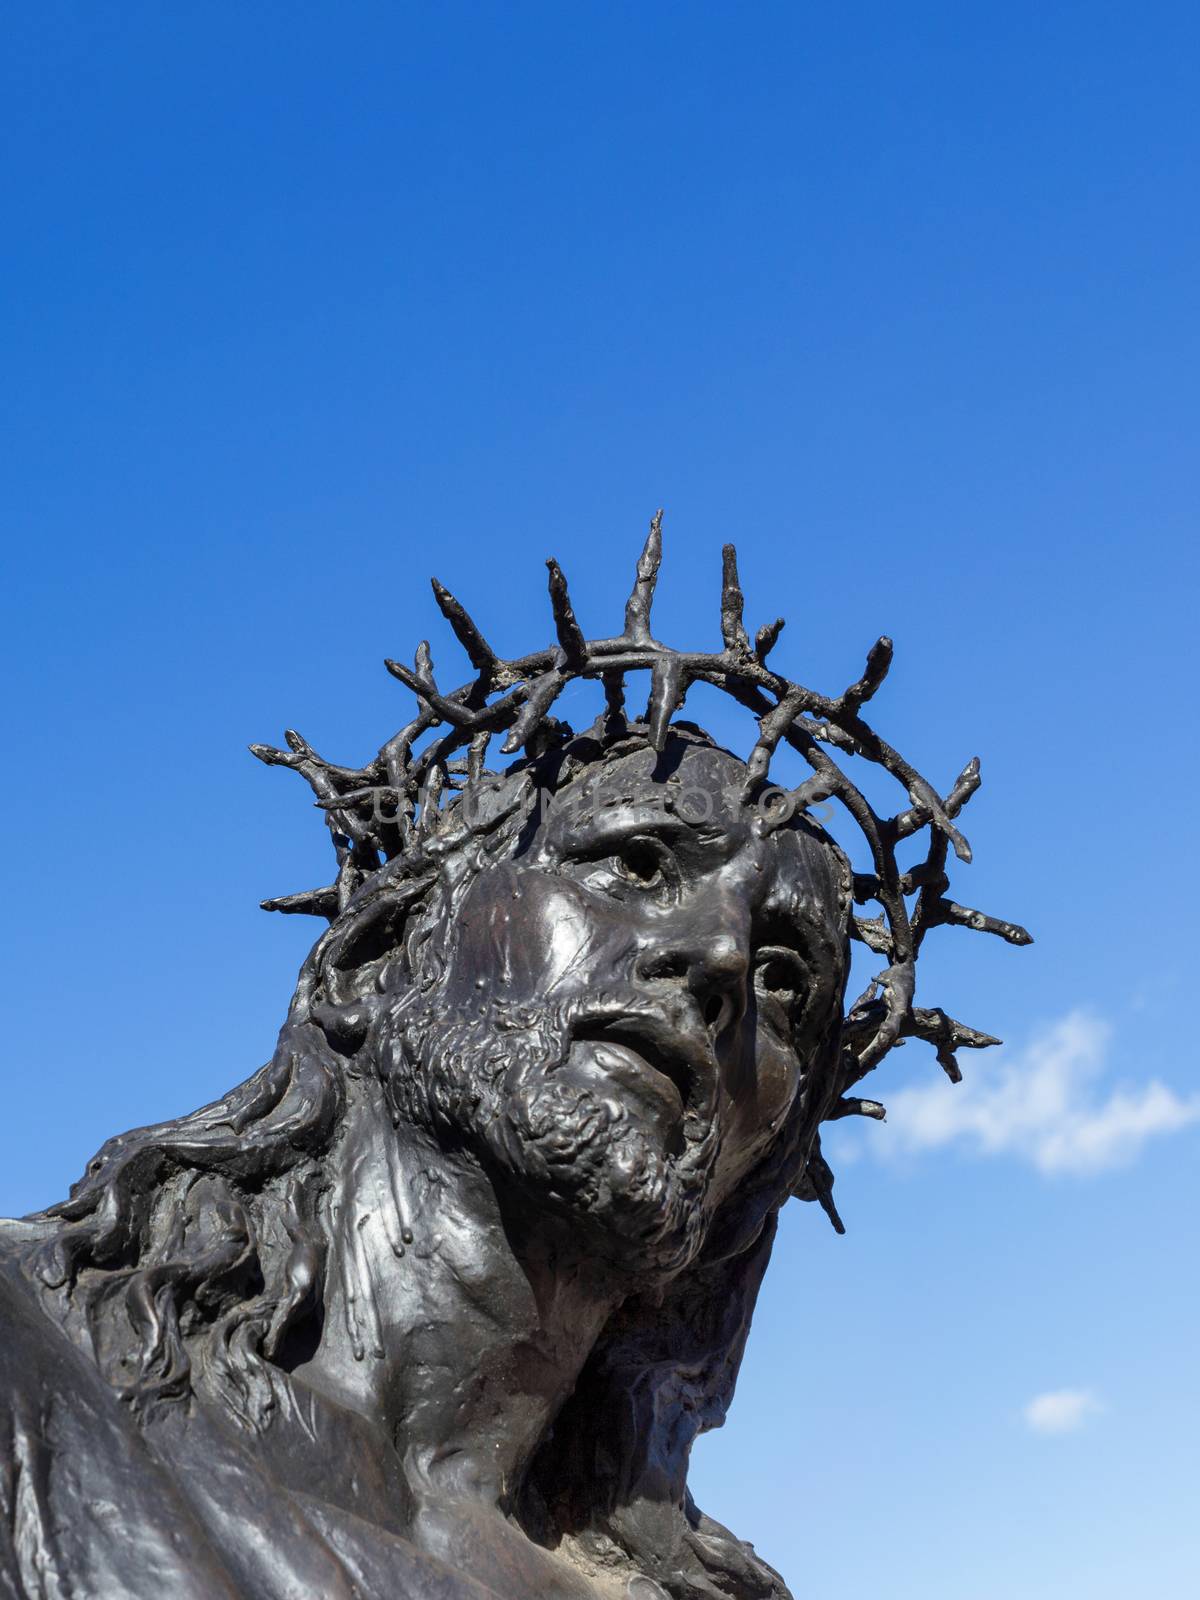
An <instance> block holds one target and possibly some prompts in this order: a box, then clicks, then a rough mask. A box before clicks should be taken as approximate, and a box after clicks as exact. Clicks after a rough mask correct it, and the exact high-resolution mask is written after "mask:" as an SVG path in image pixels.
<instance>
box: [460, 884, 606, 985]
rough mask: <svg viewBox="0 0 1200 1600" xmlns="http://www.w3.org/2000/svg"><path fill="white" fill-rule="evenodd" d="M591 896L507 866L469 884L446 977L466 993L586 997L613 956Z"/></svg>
mask: <svg viewBox="0 0 1200 1600" xmlns="http://www.w3.org/2000/svg"><path fill="white" fill-rule="evenodd" d="M608 942H609V941H608V937H607V935H606V933H605V931H604V928H603V927H602V926H601V921H600V920H599V919H597V918H596V916H595V915H594V910H593V907H592V906H591V903H590V897H589V896H587V895H585V894H583V893H582V892H581V891H580V889H579V888H578V887H577V886H576V885H574V884H572V883H571V882H570V881H569V880H567V879H563V878H560V877H556V876H554V875H552V874H550V873H547V872H542V871H540V870H538V869H537V868H531V867H520V866H515V865H513V864H511V863H506V864H504V865H502V866H499V867H495V868H493V869H492V870H491V871H489V872H486V873H484V874H483V875H482V876H481V877H479V878H477V879H476V881H475V883H474V884H472V886H471V888H470V890H469V892H468V894H467V896H466V899H465V900H464V902H463V905H462V909H461V911H460V914H459V920H458V928H457V934H456V940H455V946H454V954H453V958H452V961H451V967H450V972H449V974H448V977H449V983H450V988H451V992H452V994H453V995H454V997H455V998H459V999H465V998H466V997H467V996H468V994H470V993H474V994H476V995H479V994H482V993H483V992H485V991H486V993H487V994H488V996H489V997H492V996H495V997H497V998H499V997H503V998H505V999H509V1000H512V1001H513V1002H516V1003H522V1002H524V1003H534V1004H537V1003H544V1002H546V1001H553V1000H556V999H559V998H562V997H564V996H565V995H566V994H568V993H570V992H574V991H576V990H584V989H586V988H588V987H589V985H590V984H592V983H593V982H594V981H595V979H596V975H597V973H598V972H599V971H600V970H601V969H602V967H603V966H604V964H605V963H608V962H610V961H611V960H612V959H613V956H614V954H615V952H613V951H611V950H609V949H608Z"/></svg>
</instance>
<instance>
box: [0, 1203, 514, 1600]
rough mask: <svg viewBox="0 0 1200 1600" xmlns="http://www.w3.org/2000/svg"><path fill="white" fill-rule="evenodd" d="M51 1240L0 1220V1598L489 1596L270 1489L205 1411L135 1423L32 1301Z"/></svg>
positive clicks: (387, 1537)
mask: <svg viewBox="0 0 1200 1600" xmlns="http://www.w3.org/2000/svg"><path fill="white" fill-rule="evenodd" d="M52 1233H53V1229H52V1228H48V1227H46V1226H45V1225H44V1224H42V1223H40V1222H31V1223H26V1222H12V1221H8V1220H3V1219H0V1600H44V1597H46V1596H49V1595H57V1594H64V1595H66V1594H70V1595H81V1596H82V1595H86V1596H88V1597H89V1600H162V1597H163V1596H164V1595H169V1596H171V1600H247V1597H248V1596H254V1600H269V1597H272V1596H276V1595H278V1596H284V1595H295V1594H320V1595H321V1596H322V1597H323V1600H353V1597H362V1596H366V1595H371V1596H375V1595H378V1596H383V1595H387V1596H388V1597H389V1600H395V1597H399V1596H403V1597H404V1600H415V1597H416V1596H420V1597H421V1600H488V1595H489V1593H490V1591H488V1590H486V1589H485V1588H484V1587H483V1586H482V1585H479V1584H476V1583H474V1582H473V1581H472V1580H470V1579H468V1578H463V1577H461V1576H459V1575H458V1574H456V1573H454V1572H453V1571H452V1570H451V1569H449V1568H447V1567H444V1566H443V1565H442V1564H441V1563H440V1562H438V1561H436V1560H434V1559H433V1558H431V1557H428V1556H426V1555H424V1554H422V1553H421V1552H419V1551H417V1550H416V1549H414V1548H413V1546H412V1545H410V1544H408V1543H407V1542H406V1541H405V1540H403V1539H401V1538H398V1537H396V1536H395V1535H394V1534H391V1533H389V1532H387V1531H386V1530H384V1529H382V1528H380V1527H379V1526H378V1525H376V1524H374V1523H371V1522H368V1521H365V1520H363V1519H361V1518H359V1517H356V1516H354V1515H352V1514H350V1513H348V1512H347V1511H345V1510H342V1509H339V1508H338V1507H336V1506H332V1505H329V1504H326V1503H325V1502H323V1501H322V1500H320V1499H318V1498H315V1497H310V1496H308V1495H305V1494H302V1493H298V1492H296V1490H295V1489H294V1488H291V1489H289V1488H285V1487H284V1486H283V1485H282V1484H281V1483H280V1482H279V1481H278V1479H277V1478H276V1477H275V1476H274V1475H273V1474H272V1473H271V1472H270V1470H269V1469H268V1468H267V1465H266V1463H265V1462H264V1461H263V1460H262V1459H260V1458H259V1457H258V1455H257V1453H256V1452H255V1451H254V1450H252V1449H250V1448H248V1447H247V1445H246V1444H244V1443H242V1442H240V1441H239V1440H238V1438H237V1437H236V1436H235V1435H233V1434H231V1432H230V1431H229V1429H228V1428H227V1427H225V1426H224V1425H223V1424H222V1423H221V1422H220V1420H219V1419H217V1418H216V1417H215V1416H214V1415H212V1414H211V1413H210V1412H209V1411H208V1410H207V1408H204V1407H196V1408H193V1409H189V1408H185V1407H178V1406H177V1407H172V1408H169V1409H168V1410H167V1411H166V1412H165V1414H164V1416H163V1417H162V1418H161V1419H159V1420H156V1421H155V1422H153V1423H151V1424H149V1425H147V1426H143V1425H142V1424H140V1423H139V1422H138V1420H137V1418H136V1417H135V1415H134V1413H133V1411H132V1409H131V1408H130V1407H129V1405H128V1404H126V1403H125V1402H124V1401H122V1399H121V1398H120V1396H119V1395H118V1394H117V1392H116V1391H115V1390H114V1389H113V1387H112V1386H111V1385H110V1384H109V1383H108V1382H107V1381H106V1379H105V1378H104V1377H103V1375H102V1374H101V1372H100V1370H99V1368H98V1367H97V1366H96V1364H95V1362H94V1360H93V1359H92V1355H91V1352H90V1351H88V1350H85V1349H82V1348H80V1347H79V1346H77V1345H76V1344H75V1343H74V1342H73V1340H72V1339H71V1338H70V1337H69V1336H68V1334H67V1333H66V1332H65V1331H64V1330H63V1327H62V1326H61V1325H60V1323H59V1321H58V1319H57V1318H56V1317H55V1316H54V1315H53V1314H52V1313H51V1310H50V1309H48V1305H47V1304H45V1303H43V1298H42V1294H41V1292H40V1291H39V1289H38V1288H37V1287H36V1273H35V1271H34V1270H33V1268H32V1262H33V1259H34V1257H35V1256H36V1253H37V1251H38V1247H39V1246H40V1245H41V1244H43V1243H46V1242H49V1241H50V1239H51V1237H52Z"/></svg>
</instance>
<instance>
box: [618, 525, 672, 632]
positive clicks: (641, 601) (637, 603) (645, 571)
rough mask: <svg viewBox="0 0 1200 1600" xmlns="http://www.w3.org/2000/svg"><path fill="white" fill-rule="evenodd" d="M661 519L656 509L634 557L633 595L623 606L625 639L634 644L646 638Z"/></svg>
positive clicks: (659, 557)
mask: <svg viewBox="0 0 1200 1600" xmlns="http://www.w3.org/2000/svg"><path fill="white" fill-rule="evenodd" d="M662 519H663V514H662V510H661V508H660V509H659V510H658V511H656V512H655V513H654V516H653V517H652V518H651V520H650V532H649V533H648V534H647V535H646V543H645V544H644V545H643V547H642V553H641V555H640V556H639V557H638V564H637V577H636V578H635V579H634V583H633V592H632V593H631V594H630V596H629V599H628V601H627V602H626V605H625V637H626V638H627V639H629V640H631V641H633V642H635V643H637V644H644V643H645V642H646V641H647V640H648V639H649V638H650V608H651V606H652V605H653V604H654V586H655V584H656V583H657V582H658V569H659V567H660V566H661V564H662Z"/></svg>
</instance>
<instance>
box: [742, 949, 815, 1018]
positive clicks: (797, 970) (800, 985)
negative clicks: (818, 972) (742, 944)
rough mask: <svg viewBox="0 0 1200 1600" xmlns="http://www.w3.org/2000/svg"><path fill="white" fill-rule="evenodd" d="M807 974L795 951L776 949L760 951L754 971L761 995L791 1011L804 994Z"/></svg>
mask: <svg viewBox="0 0 1200 1600" xmlns="http://www.w3.org/2000/svg"><path fill="white" fill-rule="evenodd" d="M806 977H807V974H806V972H805V969H804V963H803V962H802V961H801V960H800V957H799V956H798V955H797V954H796V953H795V951H794V950H785V949H783V948H781V947H776V948H772V949H767V950H760V951H759V953H758V960H757V963H756V965H755V969H754V983H755V987H756V988H757V989H758V991H759V993H760V994H764V995H766V996H768V997H769V998H770V999H772V1000H775V1001H778V1003H779V1004H780V1005H781V1006H783V1007H784V1009H785V1010H788V1011H791V1010H792V1009H793V1008H794V1007H795V1006H796V1005H797V1004H798V1003H799V1001H800V998H801V996H802V995H803V993H804V988H805V979H806Z"/></svg>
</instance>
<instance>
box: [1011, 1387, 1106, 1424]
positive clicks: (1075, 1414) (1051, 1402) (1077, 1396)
mask: <svg viewBox="0 0 1200 1600" xmlns="http://www.w3.org/2000/svg"><path fill="white" fill-rule="evenodd" d="M1103 1409H1104V1408H1103V1406H1102V1405H1101V1404H1100V1402H1099V1400H1097V1399H1096V1396H1095V1395H1094V1394H1093V1393H1092V1392H1091V1390H1090V1389H1055V1390H1054V1391H1053V1392H1052V1393H1050V1394H1038V1395H1034V1397H1033V1399H1032V1400H1031V1401H1030V1402H1029V1404H1028V1405H1027V1406H1026V1407H1025V1408H1024V1411H1023V1412H1022V1415H1023V1416H1024V1418H1025V1421H1026V1424H1027V1425H1028V1426H1029V1427H1030V1428H1031V1429H1032V1430H1033V1432H1034V1433H1074V1432H1075V1430H1076V1429H1077V1428H1082V1427H1083V1425H1084V1423H1085V1422H1086V1421H1087V1419H1088V1418H1089V1417H1093V1416H1095V1415H1096V1413H1097V1412H1098V1411H1102V1410H1103Z"/></svg>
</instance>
